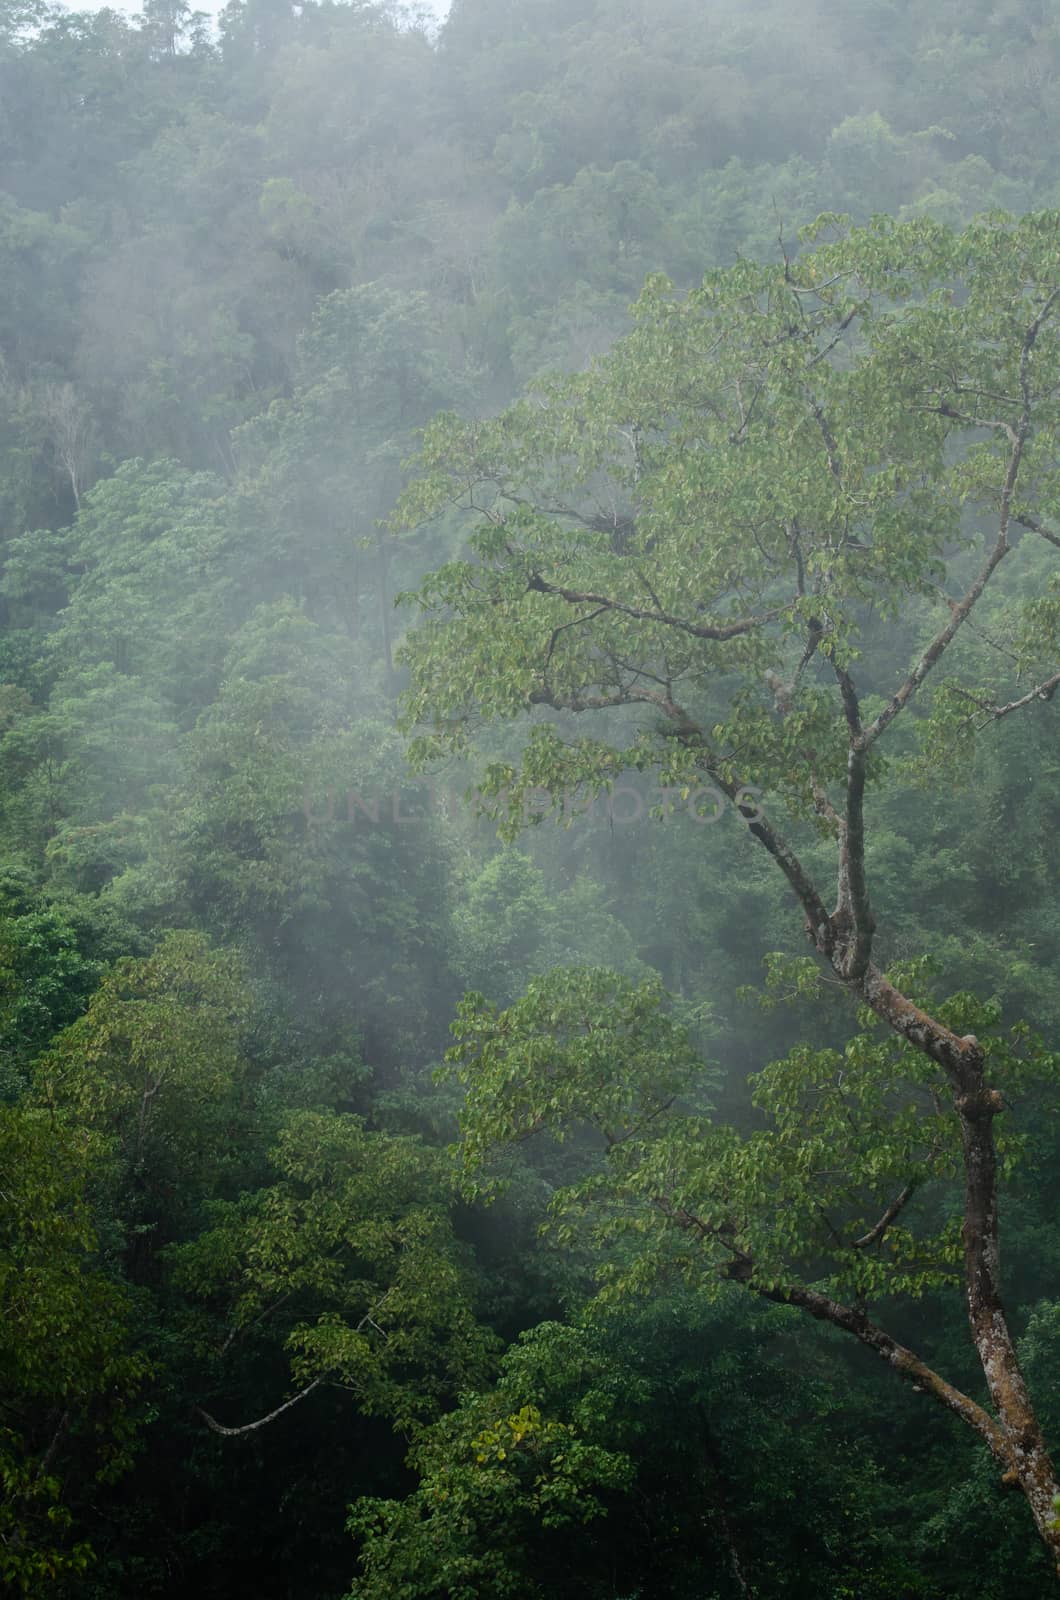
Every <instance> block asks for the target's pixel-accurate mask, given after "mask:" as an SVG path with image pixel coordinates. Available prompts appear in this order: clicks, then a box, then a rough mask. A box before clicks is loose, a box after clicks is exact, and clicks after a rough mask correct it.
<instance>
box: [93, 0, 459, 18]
mask: <svg viewBox="0 0 1060 1600" xmlns="http://www.w3.org/2000/svg"><path fill="white" fill-rule="evenodd" d="M64 3H65V4H66V5H67V7H68V9H69V10H71V11H102V10H103V9H104V6H105V7H106V9H107V10H109V11H122V12H124V13H125V15H126V16H127V17H135V16H138V15H139V13H140V12H141V11H142V10H143V3H142V0H95V3H93V0H89V3H88V4H87V5H79V4H78V3H77V0H64ZM227 3H228V0H189V4H190V5H191V9H192V10H193V11H205V12H206V13H207V15H208V16H211V17H216V16H217V14H218V12H219V11H223V10H224V8H225V6H226V5H227ZM418 3H419V4H420V5H421V6H422V7H423V9H424V11H430V12H432V13H433V15H434V16H436V17H437V18H438V20H439V22H441V21H442V20H443V18H444V17H445V16H446V14H447V12H448V10H449V6H450V4H451V0H418Z"/></svg>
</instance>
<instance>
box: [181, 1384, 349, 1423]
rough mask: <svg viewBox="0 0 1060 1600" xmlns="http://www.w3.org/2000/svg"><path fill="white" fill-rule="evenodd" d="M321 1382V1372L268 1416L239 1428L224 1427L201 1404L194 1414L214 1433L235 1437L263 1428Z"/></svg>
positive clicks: (303, 1398)
mask: <svg viewBox="0 0 1060 1600" xmlns="http://www.w3.org/2000/svg"><path fill="white" fill-rule="evenodd" d="M323 1382H324V1374H323V1373H321V1375H320V1377H319V1378H314V1379H313V1381H312V1383H310V1384H307V1386H306V1387H305V1388H304V1389H301V1390H300V1391H299V1392H298V1394H295V1395H292V1396H291V1398H290V1400H285V1401H284V1403H283V1405H282V1406H277V1407H276V1410H275V1411H270V1412H269V1414H268V1416H266V1417H259V1418H258V1420H257V1421H256V1422H245V1423H244V1424H243V1426H242V1427H241V1428H226V1427H225V1425H224V1423H223V1422H218V1421H217V1418H216V1417H211V1415H210V1413H209V1412H208V1411H204V1410H203V1408H202V1406H195V1408H194V1409H195V1412H196V1414H197V1415H198V1416H200V1417H201V1418H202V1420H203V1421H204V1422H205V1423H206V1425H207V1427H208V1428H210V1429H212V1430H213V1432H214V1433H219V1434H221V1435H222V1436H223V1437H224V1438H225V1439H235V1438H236V1437H237V1436H238V1435H239V1434H241V1433H256V1432H257V1431H258V1429H259V1428H265V1427H267V1426H268V1424H269V1423H270V1422H275V1421H276V1418H277V1417H282V1416H283V1414H284V1412H285V1411H290V1409H291V1407H292V1406H296V1405H297V1404H298V1403H299V1401H300V1400H305V1399H306V1398H307V1397H308V1396H309V1395H311V1394H312V1393H313V1390H314V1389H319V1388H320V1385H321V1384H322V1383H323Z"/></svg>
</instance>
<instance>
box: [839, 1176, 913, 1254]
mask: <svg viewBox="0 0 1060 1600" xmlns="http://www.w3.org/2000/svg"><path fill="white" fill-rule="evenodd" d="M915 1191H916V1185H915V1184H913V1183H907V1184H906V1186H905V1188H904V1189H903V1190H902V1192H901V1194H900V1195H898V1196H897V1198H896V1199H894V1200H892V1201H891V1203H890V1205H889V1206H888V1207H887V1210H886V1211H885V1212H884V1213H883V1216H882V1217H881V1218H880V1220H879V1222H877V1223H876V1224H875V1225H874V1226H873V1227H871V1228H870V1229H869V1231H868V1233H863V1234H862V1235H861V1238H860V1239H855V1240H854V1244H853V1248H854V1249H855V1250H868V1249H869V1248H870V1247H871V1246H872V1245H874V1244H878V1243H879V1241H880V1240H881V1239H882V1238H883V1236H884V1234H885V1233H886V1232H887V1229H888V1228H889V1227H890V1226H891V1223H892V1222H894V1220H895V1218H896V1217H897V1216H898V1215H899V1213H900V1212H901V1211H902V1209H903V1207H904V1206H905V1205H906V1203H907V1202H908V1201H909V1200H911V1199H912V1197H913V1194H914V1193H915Z"/></svg>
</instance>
